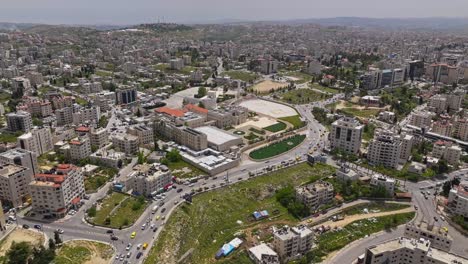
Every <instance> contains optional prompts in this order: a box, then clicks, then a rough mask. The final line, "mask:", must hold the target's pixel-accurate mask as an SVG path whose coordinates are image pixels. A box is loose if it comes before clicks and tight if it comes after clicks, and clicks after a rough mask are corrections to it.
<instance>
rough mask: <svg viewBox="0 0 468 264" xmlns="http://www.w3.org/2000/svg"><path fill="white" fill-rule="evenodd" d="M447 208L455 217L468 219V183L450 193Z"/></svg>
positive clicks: (464, 182)
mask: <svg viewBox="0 0 468 264" xmlns="http://www.w3.org/2000/svg"><path fill="white" fill-rule="evenodd" d="M447 208H448V209H449V211H450V212H451V213H452V214H454V215H462V216H463V217H467V218H468V182H467V181H463V182H461V183H460V184H459V185H458V186H457V187H455V188H453V189H451V190H450V192H449V196H448V201H447Z"/></svg>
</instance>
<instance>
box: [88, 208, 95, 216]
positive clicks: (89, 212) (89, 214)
mask: <svg viewBox="0 0 468 264" xmlns="http://www.w3.org/2000/svg"><path fill="white" fill-rule="evenodd" d="M88 216H89V217H95V216H96V206H92V207H91V208H89V209H88Z"/></svg>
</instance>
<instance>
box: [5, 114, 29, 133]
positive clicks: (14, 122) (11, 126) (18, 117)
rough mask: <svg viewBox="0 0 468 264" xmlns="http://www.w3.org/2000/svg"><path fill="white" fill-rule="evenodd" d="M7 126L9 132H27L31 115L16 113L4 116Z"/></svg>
mask: <svg viewBox="0 0 468 264" xmlns="http://www.w3.org/2000/svg"><path fill="white" fill-rule="evenodd" d="M6 119H7V126H8V130H10V131H19V130H22V131H24V132H29V131H30V130H31V129H32V127H33V124H32V118H31V114H30V113H28V112H26V111H18V112H16V113H8V114H6Z"/></svg>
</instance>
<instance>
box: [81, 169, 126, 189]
mask: <svg viewBox="0 0 468 264" xmlns="http://www.w3.org/2000/svg"><path fill="white" fill-rule="evenodd" d="M117 173H118V171H117V170H116V169H114V168H100V169H98V170H97V172H96V173H94V174H93V175H92V176H87V177H86V178H85V191H86V193H93V192H96V190H97V189H98V188H99V187H101V186H103V185H104V184H106V182H107V181H108V180H109V179H110V178H111V177H113V176H115V175H116V174H117Z"/></svg>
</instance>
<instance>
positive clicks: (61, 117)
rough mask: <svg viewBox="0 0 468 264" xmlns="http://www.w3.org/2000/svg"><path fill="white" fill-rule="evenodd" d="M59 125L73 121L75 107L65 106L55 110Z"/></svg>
mask: <svg viewBox="0 0 468 264" xmlns="http://www.w3.org/2000/svg"><path fill="white" fill-rule="evenodd" d="M55 117H56V118H57V125H58V126H64V125H68V124H71V123H73V107H63V108H60V109H57V110H55Z"/></svg>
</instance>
